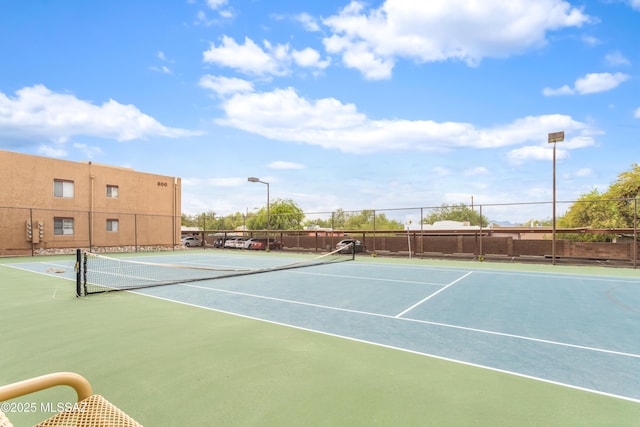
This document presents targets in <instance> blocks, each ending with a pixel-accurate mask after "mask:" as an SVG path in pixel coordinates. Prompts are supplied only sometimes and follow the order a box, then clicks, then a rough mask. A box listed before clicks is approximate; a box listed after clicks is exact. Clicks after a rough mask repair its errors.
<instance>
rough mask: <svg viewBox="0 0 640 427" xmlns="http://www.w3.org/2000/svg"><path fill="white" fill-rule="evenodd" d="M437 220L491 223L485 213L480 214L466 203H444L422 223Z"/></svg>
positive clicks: (474, 223) (471, 223) (472, 223)
mask: <svg viewBox="0 0 640 427" xmlns="http://www.w3.org/2000/svg"><path fill="white" fill-rule="evenodd" d="M436 221H459V222H468V223H469V224H470V225H480V224H481V223H482V226H483V227H486V226H488V225H489V220H488V219H487V218H486V217H485V216H484V215H482V216H480V214H479V213H478V212H476V211H475V210H474V209H471V208H470V207H469V206H467V205H465V204H464V203H459V204H454V205H445V204H443V205H442V206H440V208H438V210H437V211H435V212H433V213H431V214H430V215H428V216H427V217H425V218H424V219H423V220H422V223H423V224H433V223H434V222H436Z"/></svg>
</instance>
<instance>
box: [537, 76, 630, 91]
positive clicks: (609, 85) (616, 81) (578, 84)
mask: <svg viewBox="0 0 640 427" xmlns="http://www.w3.org/2000/svg"><path fill="white" fill-rule="evenodd" d="M628 79H629V76H628V75H627V74H624V73H615V74H611V73H590V74H587V75H586V76H584V77H581V78H579V79H577V80H576V81H575V83H574V84H573V87H569V86H568V85H564V86H562V87H560V88H558V89H552V88H544V89H543V91H542V93H543V94H544V95H545V96H558V95H575V94H578V95H588V94H592V93H599V92H607V91H610V90H612V89H615V88H617V87H618V86H620V85H621V84H622V83H623V82H625V81H626V80H628Z"/></svg>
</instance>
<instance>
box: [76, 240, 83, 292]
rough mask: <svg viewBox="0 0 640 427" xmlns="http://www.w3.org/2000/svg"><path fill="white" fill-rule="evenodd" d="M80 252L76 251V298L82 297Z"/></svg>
mask: <svg viewBox="0 0 640 427" xmlns="http://www.w3.org/2000/svg"><path fill="white" fill-rule="evenodd" d="M81 266H82V252H81V251H80V249H76V297H80V296H82V267H81Z"/></svg>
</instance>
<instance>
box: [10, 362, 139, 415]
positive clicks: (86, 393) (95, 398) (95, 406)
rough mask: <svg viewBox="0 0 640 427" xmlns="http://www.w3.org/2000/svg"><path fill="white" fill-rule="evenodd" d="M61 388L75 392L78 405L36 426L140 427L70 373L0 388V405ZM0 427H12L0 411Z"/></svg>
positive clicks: (87, 383)
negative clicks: (42, 391)
mask: <svg viewBox="0 0 640 427" xmlns="http://www.w3.org/2000/svg"><path fill="white" fill-rule="evenodd" d="M61 385H66V386H69V387H72V388H73V389H75V391H76V394H77V395H78V401H77V404H69V405H68V406H69V407H68V408H67V406H65V408H64V410H63V411H62V412H59V413H58V414H57V415H54V416H53V417H51V418H49V419H47V420H45V421H42V422H41V423H39V424H37V425H36V427H44V426H75V427H85V426H86V427H89V426H91V427H97V426H101V427H114V426H118V427H119V426H123V427H129V426H133V427H142V426H141V425H140V424H138V423H137V422H136V421H134V420H133V419H131V418H130V417H129V416H128V415H127V414H125V413H124V412H122V411H121V410H120V409H118V408H116V407H115V406H114V405H112V404H111V403H109V402H108V401H107V400H106V399H105V398H104V397H102V396H100V395H97V394H93V393H92V391H91V385H90V384H89V381H87V379H86V378H84V377H83V376H81V375H78V374H74V373H72V372H57V373H54V374H48V375H42V376H40V377H35V378H30V379H28V380H24V381H20V382H17V383H13V384H9V385H4V386H0V402H4V401H5V400H10V399H15V398H16V397H20V396H24V395H26V394H30V393H34V392H37V391H41V390H44V389H47V388H51V387H55V386H61ZM0 427H12V424H11V422H10V421H9V419H8V418H7V417H6V415H5V414H4V413H2V411H0Z"/></svg>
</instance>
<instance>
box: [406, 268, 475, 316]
mask: <svg viewBox="0 0 640 427" xmlns="http://www.w3.org/2000/svg"><path fill="white" fill-rule="evenodd" d="M471 273H473V271H470V272H468V273H467V274H465V275H464V276H462V277H459V278H457V279H456V280H454V281H453V282H451V283H449V284H448V285H446V286H445V287H444V288H442V289H439V290H438V291H436V292H434V293H432V294H431V295H429V296H428V297H426V298H425V299H423V300H421V301H418V302H417V303H415V304H413V305H412V306H411V307H409V308H407V309H406V310H405V311H403V312H401V313H398V314H396V315H395V317H402V316H404V315H405V314H407V313H408V312H410V311H411V310H413V309H414V308H416V307H417V306H419V305H420V304H424V303H425V302H427V301H429V300H430V299H431V298H433V297H435V296H436V295H438V294H439V293H440V292H443V291H445V290H447V289H449V288H450V287H451V286H453V285H455V284H456V283H458V282H459V281H461V280H462V279H464V278H465V277H467V276H469V275H470V274H471Z"/></svg>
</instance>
